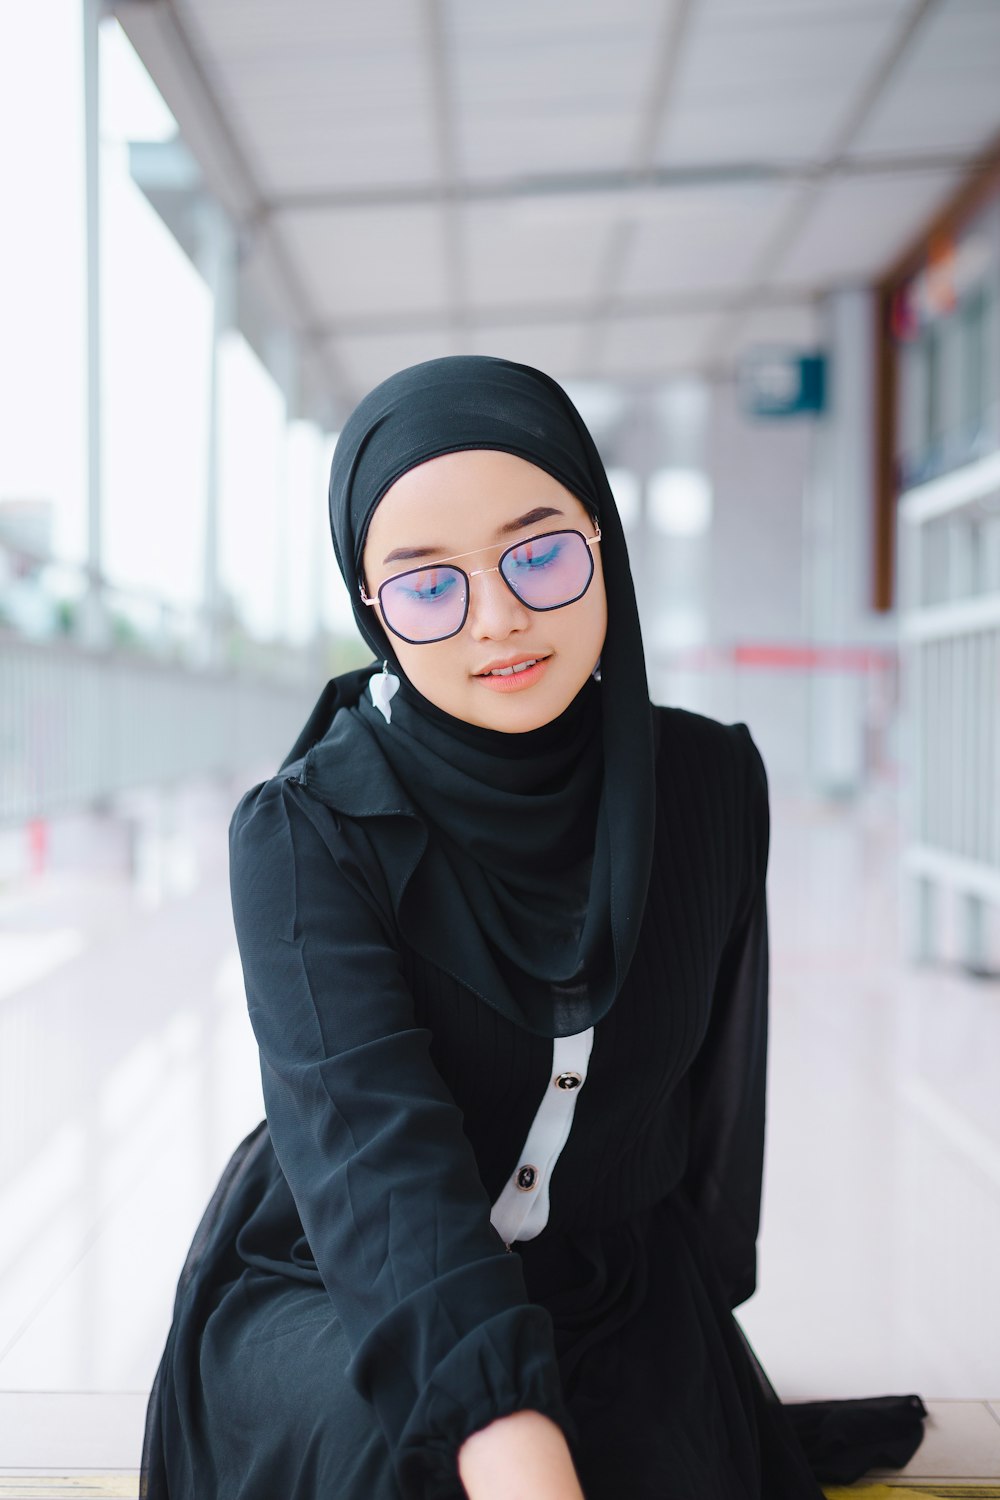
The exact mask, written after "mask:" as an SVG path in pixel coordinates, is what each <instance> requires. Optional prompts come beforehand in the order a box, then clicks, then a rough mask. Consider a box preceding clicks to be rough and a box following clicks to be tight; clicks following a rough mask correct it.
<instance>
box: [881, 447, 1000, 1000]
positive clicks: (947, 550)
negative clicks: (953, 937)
mask: <svg viewBox="0 0 1000 1500" xmlns="http://www.w3.org/2000/svg"><path fill="white" fill-rule="evenodd" d="M899 521H900V525H899V567H898V578H899V599H900V645H901V668H902V702H903V714H904V725H905V729H904V733H905V747H906V753H904V755H903V760H904V761H905V763H906V765H907V767H908V777H907V780H906V783H905V786H904V806H903V828H904V838H905V843H904V854H903V876H904V880H905V882H906V885H907V887H908V890H907V891H906V892H904V895H906V896H908V897H909V901H908V909H909V911H910V913H911V917H910V922H909V932H908V934H907V947H908V950H909V952H910V953H911V954H912V956H914V957H916V958H922V959H927V958H931V957H933V956H934V955H935V953H936V951H937V949H938V946H939V941H940V923H941V918H942V915H943V913H942V909H941V907H942V898H943V897H944V896H945V894H947V895H948V897H949V899H954V900H957V901H958V903H959V916H960V919H961V925H960V928H959V933H958V941H957V945H956V946H957V947H958V949H959V951H960V953H961V957H962V960H963V962H964V964H965V965H966V966H967V967H968V968H969V969H970V970H972V971H973V972H979V973H982V972H985V971H987V970H988V969H989V946H990V944H989V932H988V925H989V921H990V911H991V909H993V908H1000V453H993V454H990V455H988V456H987V457H985V458H982V459H979V460H977V461H976V462H975V463H972V464H968V465H966V466H965V467H964V468H961V469H957V470H955V471H954V472H953V473H951V474H946V475H944V476H943V477H942V478H940V479H935V480H932V481H930V482H929V483H927V484H922V485H919V486H917V487H915V488H913V489H911V490H908V491H907V492H905V493H904V494H903V495H902V497H901V499H900V504H899ZM904 909H905V908H904Z"/></svg>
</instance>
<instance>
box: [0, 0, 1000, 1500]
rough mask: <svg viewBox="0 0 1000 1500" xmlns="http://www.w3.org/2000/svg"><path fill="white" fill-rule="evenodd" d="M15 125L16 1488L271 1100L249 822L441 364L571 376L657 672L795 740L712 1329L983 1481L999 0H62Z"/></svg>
mask: <svg viewBox="0 0 1000 1500" xmlns="http://www.w3.org/2000/svg"><path fill="white" fill-rule="evenodd" d="M0 159H2V168H3V170H2V178H0V180H2V182H3V199H4V208H5V214H4V231H3V234H2V236H0V330H2V351H3V358H2V359H0V1476H2V1475H3V1473H4V1472H7V1473H13V1472H14V1471H15V1470H16V1469H17V1468H18V1467H19V1466H20V1467H22V1468H27V1467H29V1466H32V1465H34V1466H37V1467H38V1468H39V1469H41V1470H44V1469H46V1468H49V1469H50V1470H51V1471H52V1472H55V1470H56V1469H57V1468H59V1466H60V1465H62V1466H64V1467H65V1466H66V1465H68V1464H76V1465H78V1466H82V1467H86V1466H87V1465H88V1464H89V1465H91V1466H97V1467H101V1466H104V1467H113V1466H115V1465H117V1466H119V1467H121V1468H122V1469H127V1468H129V1467H134V1466H135V1465H136V1464H137V1463H138V1444H139V1438H140V1435H141V1426H142V1417H143V1412H144V1409H145V1399H146V1394H147V1392H148V1390H149V1386H150V1384H151V1381H152V1378H153V1373H154V1371H155V1368H156V1364H157V1361H158V1359H159V1356H160V1353H161V1351H162V1347H163V1341H164V1339H165V1336H166V1332H167V1328H168V1326H169V1321H170V1311H171V1306H172V1300H173V1294H174V1288H175V1285H176V1279H177V1274H178V1272H179V1270H180V1266H181V1262H182V1260H183V1257H184V1254H185V1252H186V1249H187V1246H188V1244H189V1242H190V1239H191V1236H192V1234H193V1232H194V1229H195V1226H196V1224H197V1222H198V1219H199V1217H200V1214H201V1211H202V1209H203V1208H204V1205H205V1203H206V1201H207V1199H208V1196H209V1195H210V1193H211V1191H212V1188H213V1187H214V1185H215V1182H216V1180H217V1178H218V1176H219V1173H220V1172H221V1170H222V1168H223V1166H224V1164H225V1162H226V1161H227V1160H228V1158H229V1155H230V1154H231V1152H232V1151H233V1150H234V1149H235V1147H236V1145H237V1143H238V1142H239V1140H240V1139H241V1138H242V1137H243V1136H244V1135H245V1134H246V1133H247V1132H248V1131H249V1130H250V1129H252V1128H253V1126H254V1125H255V1124H256V1123H257V1121H258V1120H259V1119H260V1118H261V1115H262V1113H263V1106H262V1102H261V1097H260V1081H259V1072H258V1066H257V1054H256V1047H255V1044H254V1040H253V1036H252V1033H251V1030H250V1026H249V1021H248V1019H247V1017H246V1011H245V999H244V994H243V985H242V975H241V970H240V964H239V956H238V952H237V950H236V944H235V938H234V935H233V931H232V922H231V915H230V909H229V892H228V878H227V859H228V846H227V827H228V822H229V817H230V815H231V813H232V810H233V808H234V806H235V804H236V801H237V800H238V798H239V797H240V796H241V795H242V793H243V791H245V790H246V788H247V787H248V786H250V785H252V784H253V783H255V782H257V781H260V780H262V779H263V778H265V777H267V776H269V775H271V774H272V773H273V771H274V770H276V769H277V766H278V765H279V763H280V761H281V760H282V759H283V757H284V755H285V754H286V752H287V750H288V749H289V748H290V746H291V745H292V743H293V742H294V740H295V738H296V735H297V733H298V730H299V728H300V727H301V725H302V723H303V721H304V720H305V718H306V716H307V715H308V713H309V711H310V709H311V708H312V706H313V704H314V702H315V700H316V698H317V697H318V696H319V693H320V691H321V690H322V688H323V685H324V684H325V682H326V681H327V679H328V678H329V677H330V676H332V675H334V674H335V673H337V672H339V671H342V670H344V669H345V668H346V667H349V666H352V665H354V664H357V663H360V662H363V661H365V660H367V659H368V655H369V653H368V652H367V650H366V648H364V647H363V645H362V644H361V642H360V640H359V638H358V636H357V635H356V633H355V631H354V628H353V620H352V616H351V611H350V607H349V604H348V600H347V596H346V592H345V588H344V585H343V583H342V581H341V579H340V576H339V573H338V572H337V569H336V565H335V561H334V557H333V551H332V546H331V543H330V537H329V527H328V521H327V510H326V482H327V476H328V472H329V462H330V456H331V453H332V451H333V447H334V444H335V442H336V438H337V433H338V431H339V428H340V425H341V424H342V422H343V420H344V418H345V417H346V415H347V413H348V412H349V411H350V409H351V407H352V406H353V405H354V403H355V402H356V401H357V400H358V399H359V398H360V397H361V396H362V395H363V394H364V393H365V392H366V391H367V390H368V389H369V388H370V387H371V386H372V385H373V384H375V383H376V382H377V381H378V380H380V379H381V378H382V377H383V376H385V375H388V374H389V373H391V372H392V371H394V370H396V369H399V368H401V367H403V366H405V365H409V364H412V363H415V362H416V361H418V360H422V359H428V358H432V357H435V356H438V355H443V354H448V353H484V354H496V355H503V356H507V357H510V358H513V359H516V360H520V361H524V362H527V363H529V364H533V365H537V366H539V367H541V368H542V369H544V370H546V371H547V372H549V373H550V374H552V375H554V376H555V377H556V378H557V379H559V380H560V381H562V382H563V383H564V384H565V386H566V388H567V389H568V391H569V392H570V394H571V395H572V397H573V398H574V400H575V401H576V402H577V404H578V406H579V407H580V410H581V412H582V413H583V415H584V417H585V419H586V420H587V421H588V423H589V424H590V426H591V429H592V431H593V433H594V435H595V438H596V440H597V442H598V446H599V448H600V450H601V453H602V456H603V458H604V460H605V463H606V466H607V468H608V471H609V474H610V477H611V480H612V485H613V488H614V490H615V494H616V497H617V500H618V503H619V506H620V508H621V511H622V514H623V517H624V520H625V524H626V531H627V536H628V540H629V546H630V551H631V556H632V561H633V567H634V570H635V575H636V579H637V587H638V590H639V596H640V606H641V611H642V618H643V629H644V636H645V644H646V652H647V660H648V665H649V673H650V687H651V694H652V696H653V698H654V700H655V701H657V702H661V703H672V704H678V705H680V706H682V707H685V708H689V709H693V710H695V711H697V712H699V713H704V714H708V715H711V716H712V717H715V718H718V719H721V720H722V721H724V722H727V723H729V722H735V721H740V720H742V721H744V722H745V723H747V724H748V725H749V727H750V729H751V731H752V733H753V735H754V738H755V740H756V742H757V744H758V746H759V747H760V749H761V752H762V754H763V757H764V760H765V764H766V766H767V769H768V775H769V780H770V790H771V801H772V839H771V860H770V866H769V878H768V889H769V913H770V922H771V945H772V954H771V975H772V986H771V995H772V1001H771V1005H772V1019H771V1033H770V1042H769V1090H770V1093H769V1100H770V1102H769V1115H768V1141H767V1156H766V1164H765V1191H764V1209H763V1221H762V1232H761V1240H760V1275H759V1285H758V1291H757V1293H756V1294H755V1296H754V1297H753V1298H752V1299H751V1300H750V1302H749V1303H747V1304H745V1305H744V1306H743V1307H742V1308H741V1309H740V1310H739V1312H738V1316H739V1318H740V1321H741V1323H742V1324H743V1327H744V1328H745V1330H746V1332H747V1334H748V1337H749V1338H750V1340H751V1342H752V1343H753V1344H754V1347H755V1349H756V1350H757V1352H758V1355H759V1356H760V1358H761V1360H762V1362H763V1364H764V1366H765V1368H766V1369H767V1370H768V1371H769V1373H770V1375H771V1378H772V1380H773V1381H774V1383H775V1384H776V1386H777V1387H778V1389H779V1392H780V1393H781V1395H782V1396H783V1397H784V1398H785V1399H786V1400H806V1399H811V1398H813V1397H837V1396H854V1395H857V1396H860V1395H866V1394H879V1393H888V1392H892V1391H898V1392H908V1391H916V1392H918V1393H920V1394H921V1395H922V1396H923V1397H924V1399H925V1400H928V1399H929V1400H931V1402H932V1403H933V1411H934V1413H935V1420H936V1421H937V1422H938V1424H939V1425H940V1428H941V1431H942V1432H943V1431H944V1428H945V1426H946V1425H947V1424H946V1422H945V1418H946V1417H947V1418H948V1420H949V1421H950V1422H951V1423H952V1427H951V1429H950V1431H951V1432H952V1433H957V1434H959V1435H958V1436H956V1437H955V1438H954V1442H952V1441H951V1439H950V1438H949V1439H948V1441H949V1442H951V1447H950V1448H949V1449H948V1453H947V1454H946V1455H945V1457H943V1458H940V1463H941V1464H942V1465H944V1468H943V1469H942V1470H941V1472H948V1473H953V1474H956V1475H960V1476H961V1475H968V1476H972V1475H975V1474H979V1475H1000V1355H998V1353H997V1351H998V1350H1000V1295H998V1288H997V1271H996V1265H997V1247H998V1245H1000V1086H998V1084H1000V1061H998V1059H1000V4H998V3H997V0H614V3H612V0H575V3H573V4H570V3H568V0H530V3H529V0H508V3H507V4H505V5H503V6H496V5H487V4H485V3H481V0H374V3H372V4H370V5H364V6H361V5H348V4H347V3H343V0H337V3H331V4H325V5H320V4H318V3H315V0H285V3H284V4H282V5H280V6H276V5H271V4H265V3H264V0H240V3H238V4H237V3H235V0H197V3H195V0H120V3H100V0H33V3H32V4H31V5H22V6H18V7H13V8H10V9H9V10H8V11H7V12H6V13H5V15H4V20H3V27H2V45H0ZM956 1423H957V1426H956V1425H955V1424H956ZM935 1451H937V1450H935ZM941 1451H942V1452H943V1450H941ZM925 1456H926V1455H925ZM963 1462H964V1463H965V1464H966V1467H965V1468H962V1467H960V1466H959V1467H956V1464H958V1465H961V1463H963ZM949 1465H950V1467H949ZM14 1492H15V1491H14V1490H3V1493H4V1494H8V1493H10V1494H13V1493H14ZM119 1492H120V1493H126V1492H129V1491H126V1490H125V1489H122V1490H120V1491H115V1493H119ZM33 1493H34V1492H33ZM109 1493H111V1491H109Z"/></svg>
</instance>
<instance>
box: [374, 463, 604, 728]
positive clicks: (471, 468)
mask: <svg viewBox="0 0 1000 1500" xmlns="http://www.w3.org/2000/svg"><path fill="white" fill-rule="evenodd" d="M561 529H573V530H576V531H580V532H582V533H583V535H584V536H585V537H593V536H594V535H595V533H596V527H595V525H594V522H593V521H592V520H591V518H590V515H589V513H588V512H587V510H586V508H585V507H584V506H583V505H582V504H581V503H580V501H579V500H578V499H577V498H576V496H575V495H573V494H572V493H571V492H570V491H569V490H568V489H566V488H565V486H564V485H562V484H560V483H559V481H558V480H557V479H553V478H552V476H551V475H550V474H547V473H546V472H545V470H544V469H540V468H538V467H537V466H536V465H535V464H532V463H528V461H527V460H526V459H523V458H518V457H517V455H516V454H513V453H501V452H494V451H492V450H488V449H480V448H477V449H471V450H468V451H465V452H461V453H444V454H442V455H441V456H440V457H438V458H432V459H428V460H427V461H426V463H422V464H418V465H417V466H416V467H415V468H413V469H408V470H407V472H406V473H405V474H403V475H401V476H400V478H399V479H397V480H396V482H395V484H393V485H391V486H390V488H389V489H388V490H387V491H386V493H385V495H384V496H383V497H382V499H381V501H380V502H379V504H378V505H377V506H376V509H375V513H374V515H373V516H372V519H371V523H370V525H369V529H368V536H367V538H366V540H365V550H364V557H363V567H364V577H365V584H366V588H365V592H366V593H367V594H368V595H369V596H370V597H373V598H374V597H375V596H376V595H377V593H378V589H379V586H380V585H381V584H382V583H383V582H384V581H385V580H386V579H387V578H391V577H393V575H394V574H397V573H402V572H404V571H405V570H407V569H409V568H415V567H418V566H425V565H428V564H432V563H434V562H440V561H443V560H444V559H446V558H455V560H456V562H457V565H458V566H459V567H460V568H462V569H464V571H465V572H466V573H467V574H470V575H471V574H472V573H473V572H474V570H475V569H478V568H484V569H486V568H495V567H496V564H497V562H498V560H499V557H500V554H501V553H502V552H503V551H504V549H505V548H507V547H509V546H511V544H512V543H514V542H521V541H524V540H526V539H530V538H531V537H533V536H540V535H541V534H542V533H543V532H549V531H558V530H561ZM589 550H590V553H591V555H592V556H593V559H594V576H593V578H592V579H591V582H590V586H589V588H588V589H587V591H586V593H585V594H584V595H583V596H582V598H580V599H577V600H575V601H574V603H572V604H567V605H564V606H562V607H561V608H559V609H547V610H537V609H530V608H529V607H528V605H526V604H524V603H523V602H522V601H521V600H520V599H519V598H518V597H517V596H516V595H515V594H514V593H513V592H512V590H511V589H510V588H509V587H508V585H507V584H506V583H505V582H504V580H503V578H502V577H501V576H500V574H499V573H497V572H483V573H478V574H477V575H476V576H474V577H471V587H470V592H469V612H468V617H467V619H466V622H465V624H464V626H463V627H462V629H461V630H460V631H459V632H458V634H457V635H452V636H449V637H448V639H447V640H443V641H431V642H429V643H421V644H414V643H412V642H408V641H404V640H401V639H400V638H399V637H398V636H396V635H393V634H392V632H391V631H389V630H386V634H387V635H388V637H389V640H390V641H391V642H392V648H393V650H394V652H395V653H396V657H397V659H398V661H399V664H400V666H401V667H402V668H403V671H404V672H405V673H406V675H407V677H408V678H409V680H410V681H411V682H412V684H413V686H414V687H415V688H417V690H418V691H419V692H421V693H423V695H424V697H425V698H429V699H430V701H431V702H432V703H434V704H436V705H437V707H438V708H441V709H443V710H444V711H445V712H446V713H449V714H452V715H454V717H455V718H458V719H464V720H465V721H466V723H468V724H479V725H481V726H482V727H483V728H486V729H499V730H503V731H505V732H507V733H510V734H519V733H524V732H525V731H527V730H530V729H537V728H539V727H540V726H541V725H542V724H548V723H549V722H550V721H551V720H552V719H554V718H556V717H557V716H558V715H559V714H561V713H562V711H563V709H565V708H567V707H568V705H569V704H570V703H571V702H572V701H573V699H574V698H575V697H576V695H577V693H578V692H579V691H580V689H581V688H582V687H583V685H584V683H585V682H586V681H587V678H588V677H589V676H590V674H591V673H592V672H593V670H594V667H595V666H596V665H597V660H598V657H599V656H600V654H601V648H602V647H603V645H604V635H605V631H606V629H607V622H608V615H607V598H606V595H605V591H604V574H603V571H602V568H601V547H600V543H599V542H597V543H595V544H594V545H593V546H592V547H591V548H590V549H589ZM464 553H468V554H470V555H469V556H459V554H464ZM372 608H373V609H374V610H375V612H376V614H377V615H378V617H379V620H380V623H381V624H382V628H383V629H384V630H385V629H386V626H385V621H384V619H383V617H382V612H381V608H380V606H379V604H378V603H376V604H374V605H373V606H372ZM529 661H535V662H537V665H536V666H533V667H530V668H528V669H527V670H526V671H524V672H522V673H517V672H515V673H513V674H512V675H507V676H496V675H491V672H495V671H496V670H497V669H500V668H503V667H510V666H513V665H515V664H519V663H522V662H529Z"/></svg>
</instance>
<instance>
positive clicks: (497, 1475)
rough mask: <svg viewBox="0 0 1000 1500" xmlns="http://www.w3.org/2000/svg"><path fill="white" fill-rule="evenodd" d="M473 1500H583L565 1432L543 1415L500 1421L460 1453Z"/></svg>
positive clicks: (463, 1475)
mask: <svg viewBox="0 0 1000 1500" xmlns="http://www.w3.org/2000/svg"><path fill="white" fill-rule="evenodd" d="M458 1477H459V1478H460V1479H461V1481H462V1484H463V1485H464V1486H465V1493H466V1494H467V1495H468V1497H469V1500H584V1495H583V1491H582V1489H581V1488H580V1481H579V1479H578V1478H577V1476H576V1470H575V1469H574V1467H573V1460H572V1458H571V1457H570V1451H569V1446H568V1444H567V1442H566V1438H565V1437H564V1435H563V1432H562V1429H561V1428H560V1427H559V1426H558V1425H557V1424H556V1423H555V1422H553V1421H552V1419H551V1417H547V1416H545V1415H544V1414H543V1413H542V1412H540V1411H516V1412H512V1413H511V1414H510V1416H507V1417H498V1418H497V1420H496V1421H495V1422H491V1423H490V1425H489V1426H488V1427H482V1428H480V1430H479V1431H478V1432H474V1433H472V1434H471V1436H469V1437H467V1438H466V1440H465V1442H464V1443H463V1444H462V1446H461V1447H460V1448H459V1450H458Z"/></svg>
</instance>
